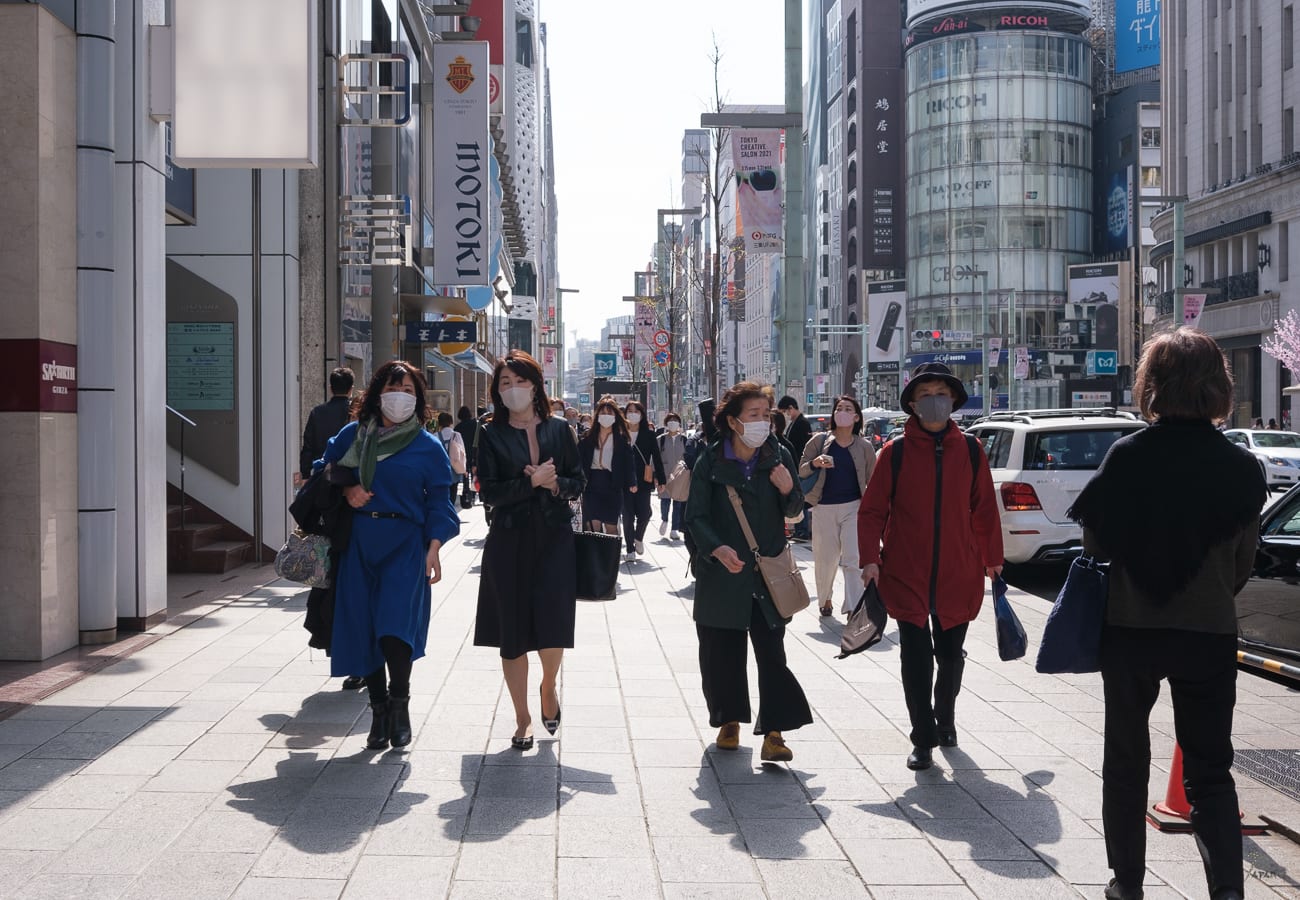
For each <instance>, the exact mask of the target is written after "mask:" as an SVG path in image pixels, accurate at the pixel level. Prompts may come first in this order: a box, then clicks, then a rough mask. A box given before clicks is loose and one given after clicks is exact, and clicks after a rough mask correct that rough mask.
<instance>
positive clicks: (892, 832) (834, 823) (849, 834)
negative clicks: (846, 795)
mask: <svg viewBox="0 0 1300 900" xmlns="http://www.w3.org/2000/svg"><path fill="white" fill-rule="evenodd" d="M813 808H814V809H816V810H817V813H818V814H819V815H820V816H821V818H822V820H823V821H824V822H825V823H826V827H827V828H829V829H830V831H831V833H832V834H834V835H835V836H836V837H837V838H839V839H840V841H845V840H854V839H858V840H867V839H870V840H897V839H903V838H918V837H920V836H921V834H920V830H919V829H918V828H917V825H916V823H915V822H914V821H913V820H912V819H911V818H910V817H909V816H908V815H907V814H906V813H904V812H903V811H902V810H901V809H899V808H898V806H897V805H895V804H894V803H892V802H887V803H848V802H842V801H828V802H825V803H821V802H819V803H817V804H815V805H814V807H813Z"/></svg>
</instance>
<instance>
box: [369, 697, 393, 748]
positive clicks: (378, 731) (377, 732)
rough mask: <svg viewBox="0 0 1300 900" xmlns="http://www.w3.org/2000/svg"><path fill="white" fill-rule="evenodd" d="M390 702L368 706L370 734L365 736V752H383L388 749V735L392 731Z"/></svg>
mask: <svg viewBox="0 0 1300 900" xmlns="http://www.w3.org/2000/svg"><path fill="white" fill-rule="evenodd" d="M391 705H392V704H391V701H388V700H385V701H384V702H383V703H371V704H370V734H369V735H367V736H366V749H367V750H383V749H385V748H386V747H388V737H389V733H390V732H391V731H392V728H393V725H392V719H393V717H392V712H391Z"/></svg>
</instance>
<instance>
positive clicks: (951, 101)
mask: <svg viewBox="0 0 1300 900" xmlns="http://www.w3.org/2000/svg"><path fill="white" fill-rule="evenodd" d="M988 105H989V95H988V94H962V95H958V96H956V97H939V98H938V99H935V100H927V101H926V104H925V114H926V115H928V116H933V115H935V114H936V113H943V112H952V111H954V110H963V109H975V108H976V107H979V106H988Z"/></svg>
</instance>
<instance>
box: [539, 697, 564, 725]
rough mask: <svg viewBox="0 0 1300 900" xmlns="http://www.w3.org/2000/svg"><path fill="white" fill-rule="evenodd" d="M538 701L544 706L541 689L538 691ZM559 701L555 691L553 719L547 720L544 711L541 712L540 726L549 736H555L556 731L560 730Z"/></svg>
mask: <svg viewBox="0 0 1300 900" xmlns="http://www.w3.org/2000/svg"><path fill="white" fill-rule="evenodd" d="M538 700H539V701H542V705H543V706H545V698H544V697H543V696H542V693H541V689H540V688H539V689H538ZM559 701H560V692H559V691H556V692H555V718H554V719H548V718H546V711H545V709H543V711H542V725H543V726H544V727H545V728H546V731H547V733H549V734H555V732H556V731H558V730H559V728H560V711H561V710H560V702H559Z"/></svg>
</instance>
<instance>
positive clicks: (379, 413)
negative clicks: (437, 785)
mask: <svg viewBox="0 0 1300 900" xmlns="http://www.w3.org/2000/svg"><path fill="white" fill-rule="evenodd" d="M424 392H425V385H424V378H423V377H422V376H421V375H420V372H419V370H418V369H416V368H415V367H414V366H412V365H410V364H409V363H405V362H402V361H401V360H394V361H392V362H389V363H385V364H384V365H382V366H380V367H379V369H378V371H376V372H375V376H374V378H372V379H371V380H370V387H369V388H368V389H367V390H366V394H365V399H364V400H363V401H362V403H361V409H360V412H359V414H358V416H357V421H356V422H353V423H351V424H348V425H345V426H344V427H343V430H342V431H340V432H339V433H338V434H337V435H335V436H334V437H333V438H331V439H330V442H329V444H328V445H327V446H326V448H325V456H324V462H325V464H326V465H327V466H329V467H330V472H329V477H330V480H331V481H333V482H335V483H336V484H346V485H348V486H347V487H346V488H345V489H344V492H343V493H344V496H345V497H346V498H347V501H348V505H350V506H351V507H352V508H353V509H354V510H355V513H354V514H353V516H352V536H351V540H350V541H349V542H348V547H347V550H346V551H345V552H344V554H343V558H342V560H341V561H340V562H339V571H338V578H337V580H336V585H337V587H336V591H335V601H334V629H333V635H332V637H331V641H330V674H331V675H336V676H337V675H350V674H352V673H353V672H367V673H369V674H367V675H366V688H367V690H368V691H369V692H370V709H371V713H372V717H371V723H370V734H369V735H368V736H367V738H366V747H367V749H370V750H382V749H384V748H385V747H387V746H388V745H389V744H390V743H391V744H392V746H393V747H405V746H406V745H407V744H409V743H411V738H412V731H411V713H410V701H411V664H412V663H413V662H414V661H415V660H417V659H419V658H420V657H422V656H424V650H425V644H426V641H427V639H428V636H429V615H430V611H431V607H432V603H431V599H430V596H429V586H430V585H432V584H436V583H437V582H438V581H439V580H440V579H441V578H442V563H441V560H440V559H439V551H440V550H441V548H442V545H443V544H445V543H446V542H447V541H449V540H451V539H452V538H454V537H455V536H456V535H457V534H459V533H460V516H459V515H458V514H457V513H456V510H455V508H454V507H453V506H452V502H451V486H452V483H453V479H452V473H451V461H450V460H449V459H448V458H447V451H446V450H444V449H443V447H442V444H441V443H440V442H439V441H438V439H437V438H436V437H434V436H433V435H432V434H429V432H427V431H425V430H424V426H425V423H426V422H427V421H428V419H429V409H428V408H427V407H426V406H425V403H424ZM385 673H386V674H385Z"/></svg>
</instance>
